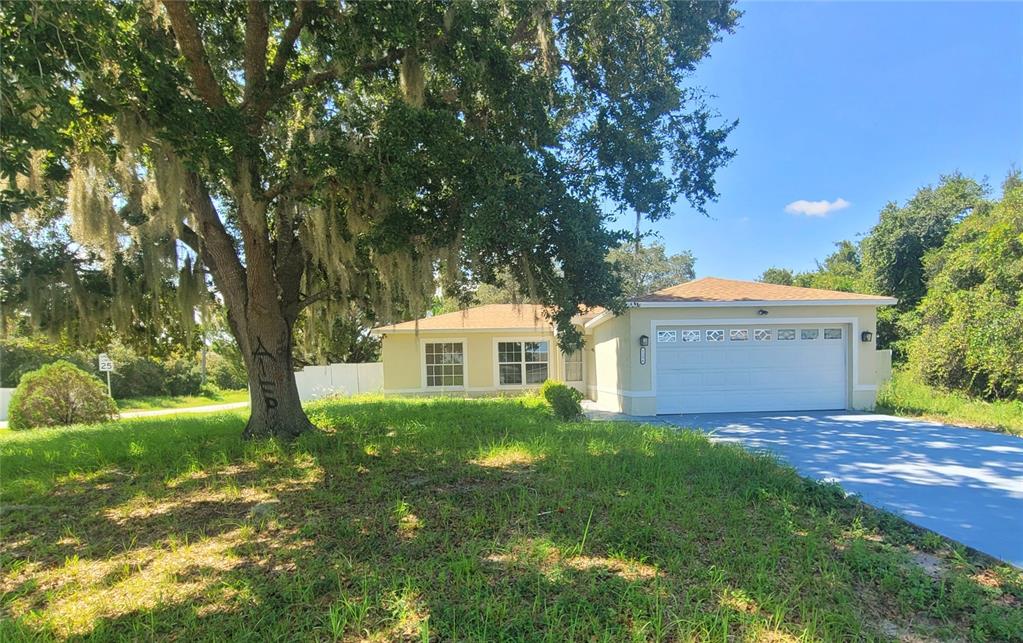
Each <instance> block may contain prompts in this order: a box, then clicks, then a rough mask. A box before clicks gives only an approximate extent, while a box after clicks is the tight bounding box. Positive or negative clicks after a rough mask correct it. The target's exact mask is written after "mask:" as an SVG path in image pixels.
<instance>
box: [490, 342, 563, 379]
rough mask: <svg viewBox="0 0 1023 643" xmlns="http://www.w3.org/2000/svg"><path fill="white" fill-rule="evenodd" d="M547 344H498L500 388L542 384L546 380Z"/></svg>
mask: <svg viewBox="0 0 1023 643" xmlns="http://www.w3.org/2000/svg"><path fill="white" fill-rule="evenodd" d="M549 355H550V353H549V350H548V343H547V342H546V341H542V342H498V343H497V377H498V383H499V384H500V385H501V386H515V385H520V384H542V383H543V381H544V380H546V379H547V373H548V368H549V367H548V364H549V359H550V358H549Z"/></svg>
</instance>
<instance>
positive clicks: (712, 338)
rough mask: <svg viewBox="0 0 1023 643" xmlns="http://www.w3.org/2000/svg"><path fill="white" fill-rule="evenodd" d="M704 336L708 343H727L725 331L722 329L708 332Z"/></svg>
mask: <svg viewBox="0 0 1023 643" xmlns="http://www.w3.org/2000/svg"><path fill="white" fill-rule="evenodd" d="M704 336H705V337H706V338H707V341H708V342H723V341H725V331H723V330H721V329H720V328H717V329H712V330H708V331H707V332H706V333H705V334H704Z"/></svg>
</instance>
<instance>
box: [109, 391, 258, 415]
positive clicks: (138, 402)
mask: <svg viewBox="0 0 1023 643" xmlns="http://www.w3.org/2000/svg"><path fill="white" fill-rule="evenodd" d="M248 399H249V392H248V391H247V390H245V389H241V390H238V391H221V392H220V394H219V395H216V396H209V397H207V396H204V395H176V396H166V395H164V396H160V395H153V396H148V397H130V398H126V399H123V400H116V401H117V408H118V409H119V410H121V411H151V410H156V409H184V408H188V407H191V406H209V405H211V404H230V403H231V402H247V401H248Z"/></svg>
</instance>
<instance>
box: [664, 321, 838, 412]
mask: <svg viewBox="0 0 1023 643" xmlns="http://www.w3.org/2000/svg"><path fill="white" fill-rule="evenodd" d="M790 327H791V326H787V327H786V328H790ZM686 328H688V329H693V328H695V327H686ZM740 328H741V327H740ZM752 328H753V327H749V331H750V332H749V336H750V337H752V335H753V331H752ZM756 328H771V329H772V330H774V331H776V330H777V329H776V328H774V327H770V326H757V327H756ZM820 328H821V330H822V329H823V327H820ZM661 329H662V330H664V329H675V330H677V331H679V332H678V333H677V336H678V337H679V338H681V336H682V333H681V330H682V327H662V328H661ZM701 330H703V329H701ZM727 330H728V329H726V332H725V336H726V340H725V341H723V342H707V341H700V342H682V341H678V342H675V343H656V344H655V345H654V347H653V348H654V350H655V351H656V367H655V368H656V374H657V412H658V413H715V412H724V411H789V410H821V409H841V408H845V406H846V351H847V345H848V344H847V342H848V331H847V330H846V329H843V332H842V339H840V340H825V339H822V336H823V333H822V332H819V334H818V338H817V339H816V340H803V339H796V340H791V341H780V340H777V339H775V337H776V336H777V333H776V332H772V334H771V340H767V341H755V340H753V339H749V340H746V341H732V340H730V339H727V338H728V337H729V334H728V332H727Z"/></svg>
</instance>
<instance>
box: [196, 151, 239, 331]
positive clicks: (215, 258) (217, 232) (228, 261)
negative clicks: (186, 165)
mask: <svg viewBox="0 0 1023 643" xmlns="http://www.w3.org/2000/svg"><path fill="white" fill-rule="evenodd" d="M185 198H186V199H187V200H188V202H189V205H190V206H191V208H192V212H194V213H195V217H196V219H197V221H198V223H199V229H198V230H197V231H193V232H194V233H195V235H196V238H195V239H191V241H194V242H196V246H197V250H198V251H199V252H200V254H201V256H202V259H203V263H205V264H206V266H207V268H209V270H210V274H212V275H213V282H214V283H215V284H216V286H217V290H219V291H220V294H221V295H222V296H223V297H224V299H225V301H227V303H228V307H229V310H231V309H233V310H235V311H243V310H245V304H246V301H247V299H248V292H247V289H246V276H245V267H244V266H242V263H241V260H240V259H239V258H238V251H237V249H236V248H235V245H234V240H233V239H232V238H231V235H230V234H229V233H228V232H227V229H225V228H224V224H223V222H222V221H221V220H220V216H219V215H218V214H217V210H216V207H215V206H214V205H213V199H212V198H211V197H210V193H209V190H207V189H206V185H205V184H204V183H203V181H202V178H201V177H200V176H199V175H198V174H196V173H195V172H193V171H190V170H189V171H186V172H185ZM182 238H183V239H186V243H189V240H188V239H187V235H183V237H182ZM189 245H191V244H189ZM239 321H240V320H239Z"/></svg>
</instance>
